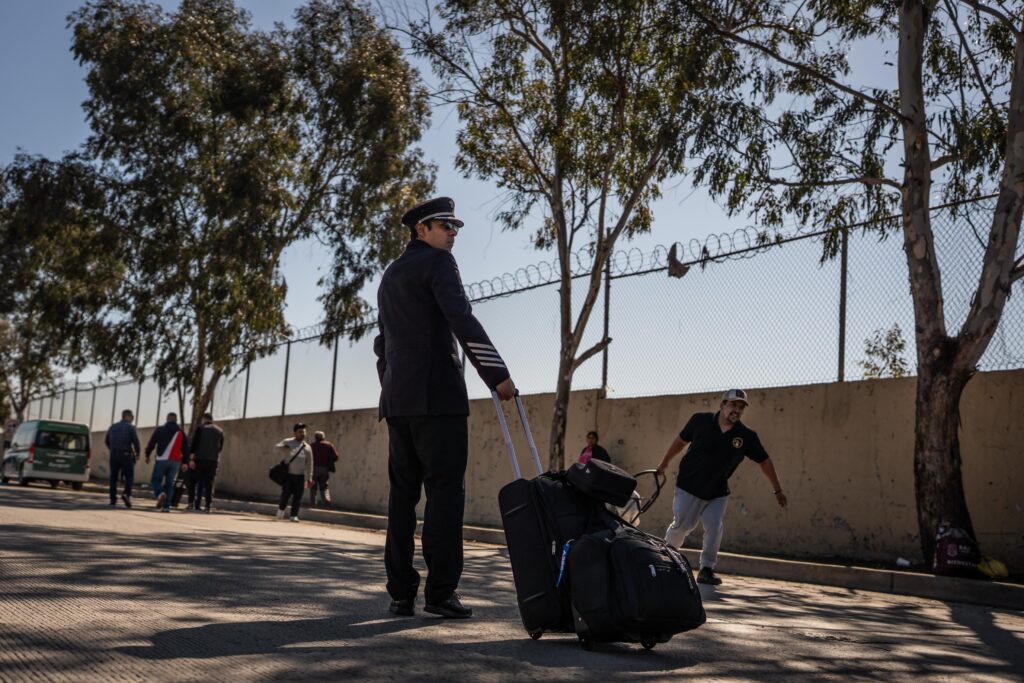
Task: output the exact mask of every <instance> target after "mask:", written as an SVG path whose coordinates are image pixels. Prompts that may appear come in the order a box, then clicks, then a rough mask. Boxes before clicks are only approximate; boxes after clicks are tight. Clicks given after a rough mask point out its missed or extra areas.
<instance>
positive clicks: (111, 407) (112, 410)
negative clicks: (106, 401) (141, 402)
mask: <svg viewBox="0 0 1024 683" xmlns="http://www.w3.org/2000/svg"><path fill="white" fill-rule="evenodd" d="M115 410H117V380H116V379H115V380H114V401H113V403H111V404H110V424H114V411H115ZM135 414H136V415H138V414H139V410H138V408H136V409H135Z"/></svg>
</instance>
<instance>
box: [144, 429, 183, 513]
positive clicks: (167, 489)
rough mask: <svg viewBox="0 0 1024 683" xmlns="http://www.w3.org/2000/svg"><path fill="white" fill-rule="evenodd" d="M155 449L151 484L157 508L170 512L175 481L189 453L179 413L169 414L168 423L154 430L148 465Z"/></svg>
mask: <svg viewBox="0 0 1024 683" xmlns="http://www.w3.org/2000/svg"><path fill="white" fill-rule="evenodd" d="M154 449H155V450H156V452H157V455H156V463H155V464H154V465H153V480H152V481H151V482H150V484H151V485H152V487H153V495H154V496H156V506H157V508H158V509H159V510H160V511H161V512H170V511H171V494H172V493H173V492H174V479H175V477H176V476H177V475H178V468H179V467H181V461H182V459H183V457H184V455H185V454H186V453H188V437H187V436H185V432H183V431H181V427H179V426H178V414H177V413H167V422H165V423H164V424H162V425H161V426H159V427H157V428H156V429H154V430H153V434H152V435H151V436H150V437H149V443H147V444H146V463H149V456H150V454H151V453H152V452H153V450H154Z"/></svg>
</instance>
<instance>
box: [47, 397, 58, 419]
mask: <svg viewBox="0 0 1024 683" xmlns="http://www.w3.org/2000/svg"><path fill="white" fill-rule="evenodd" d="M56 399H57V394H55V393H54V394H50V410H49V411H48V412H47V413H46V419H48V420H52V419H53V402H54V401H55V400H56Z"/></svg>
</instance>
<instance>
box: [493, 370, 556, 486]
mask: <svg viewBox="0 0 1024 683" xmlns="http://www.w3.org/2000/svg"><path fill="white" fill-rule="evenodd" d="M491 398H492V399H493V400H494V409H495V411H497V413H498V424H500V425H501V436H502V437H503V438H504V439H505V448H506V449H508V457H509V460H510V461H511V462H512V474H513V475H514V478H515V479H522V478H523V473H522V470H520V469H519V460H518V458H516V449H515V446H513V445H512V435H511V434H509V431H508V422H507V421H506V420H505V411H504V410H502V409H501V399H499V398H498V392H496V391H494V390H493V389H492V390H491ZM515 399H516V408H517V409H518V410H519V421H520V422H521V423H522V424H523V431H525V432H526V442H527V443H528V444H530V454H531V455H532V456H533V465H534V467H536V468H537V474H543V472H544V468H542V467H541V465H540V455H538V453H537V444H536V443H535V442H534V440H533V433H532V432H531V431H530V422H529V421H528V420H527V419H526V408H525V407H524V406H523V399H522V397H520V396H519V390H518V389H517V390H516V395H515Z"/></svg>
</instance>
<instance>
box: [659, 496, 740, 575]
mask: <svg viewBox="0 0 1024 683" xmlns="http://www.w3.org/2000/svg"><path fill="white" fill-rule="evenodd" d="M728 504H729V496H722V497H721V498H712V499H711V500H704V499H703V498H698V497H697V496H695V495H693V494H692V493H687V492H686V491H684V490H682V489H681V488H678V487H676V495H675V498H673V499H672V515H673V517H674V519H673V520H672V523H671V524H669V526H668V529H667V530H666V531H665V540H666V541H668V543H670V544H671V545H674V546H675V547H677V548H681V547H683V542H684V541H686V537H687V536H688V535H689V534H690V532H691V531H693V530H694V529H696V528H697V522H700V523H701V526H703V527H704V547H703V548H702V549H701V553H700V566H701V567H708V568H709V569H714V568H715V564H716V563H717V561H718V548H719V547H720V546H721V545H722V529H723V520H724V519H725V508H726V506H727V505H728Z"/></svg>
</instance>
